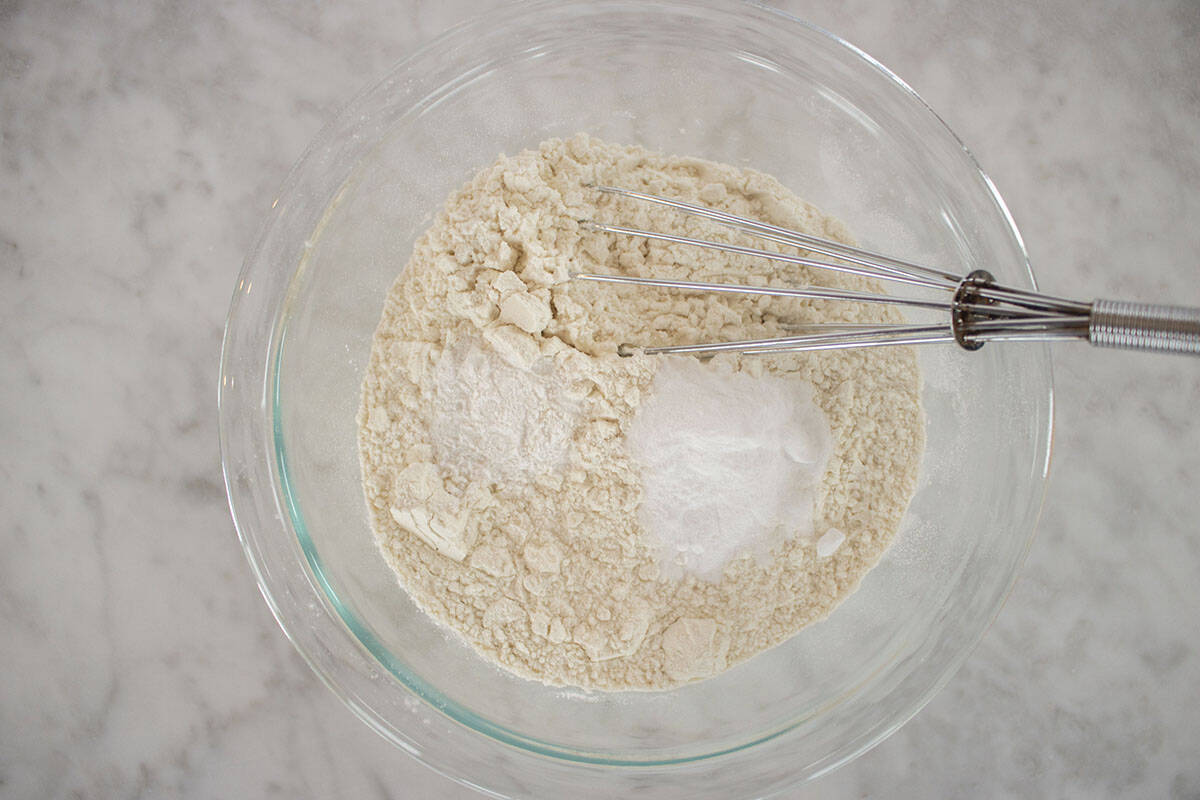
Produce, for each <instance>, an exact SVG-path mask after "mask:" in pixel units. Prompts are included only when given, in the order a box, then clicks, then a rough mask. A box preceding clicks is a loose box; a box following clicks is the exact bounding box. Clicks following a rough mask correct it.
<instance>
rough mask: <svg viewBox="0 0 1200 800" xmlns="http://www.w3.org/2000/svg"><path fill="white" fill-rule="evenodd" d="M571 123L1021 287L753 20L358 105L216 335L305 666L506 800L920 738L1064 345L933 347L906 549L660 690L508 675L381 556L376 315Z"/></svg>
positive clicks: (877, 111)
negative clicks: (728, 658)
mask: <svg viewBox="0 0 1200 800" xmlns="http://www.w3.org/2000/svg"><path fill="white" fill-rule="evenodd" d="M580 131H586V132H588V133H591V134H594V135H596V136H599V137H601V138H603V139H607V140H610V141H613V142H622V143H637V144H642V145H645V146H648V147H651V148H654V149H660V150H664V151H668V152H672V153H676V154H687V155H698V156H703V157H706V158H710V159H715V160H718V161H724V162H728V163H731V164H737V165H745V166H752V167H754V168H757V169H760V170H763V171H766V172H769V173H771V174H773V175H775V176H777V177H778V178H779V179H780V180H781V181H783V183H784V184H786V185H787V186H789V187H790V188H792V189H793V190H794V191H795V192H796V193H797V194H799V195H800V196H802V197H804V198H805V199H807V200H809V201H811V202H813V203H815V204H816V205H818V206H819V207H820V208H822V209H823V210H824V211H826V212H828V213H831V214H833V215H834V216H837V217H839V218H841V219H842V220H843V221H845V222H846V223H847V224H848V226H849V227H850V229H851V231H853V232H854V234H855V235H856V236H857V237H858V238H859V240H860V242H861V243H863V244H864V245H866V246H868V247H871V248H873V249H876V250H880V251H883V252H887V253H892V254H895V255H899V256H902V257H904V258H908V259H912V260H918V261H924V262H927V263H930V264H932V265H935V266H939V267H943V268H948V269H950V270H952V271H956V272H962V273H966V272H969V271H971V270H973V269H977V268H986V269H988V270H989V271H991V272H992V273H994V274H995V275H996V276H997V277H998V278H999V279H1000V280H1002V281H1004V282H1006V283H1009V284H1011V285H1015V286H1018V287H1025V288H1032V287H1033V286H1034V283H1033V275H1032V273H1031V272H1030V269H1029V265H1028V262H1027V259H1026V255H1025V252H1024V248H1023V246H1022V243H1021V239H1020V236H1019V234H1018V233H1017V230H1016V228H1015V227H1014V225H1013V222H1012V219H1011V218H1010V217H1009V215H1008V213H1007V211H1006V209H1005V207H1004V204H1003V202H1002V201H1001V199H1000V197H999V195H998V194H997V193H996V191H995V188H994V187H993V186H992V184H991V182H990V181H989V180H988V179H987V177H986V176H985V175H984V174H983V173H982V172H981V171H980V169H979V167H978V165H977V164H976V163H975V161H974V160H973V159H972V157H971V155H970V154H969V153H968V152H967V151H966V150H965V149H964V147H963V145H962V143H961V142H960V141H959V140H958V139H957V138H956V137H955V136H954V134H953V133H951V132H950V130H948V129H947V128H946V126H945V125H944V124H943V123H942V122H941V121H940V120H939V119H938V117H937V116H936V115H935V114H934V113H933V112H932V111H931V110H930V109H929V108H928V107H927V106H926V105H925V104H924V103H923V102H922V101H921V100H920V98H918V97H917V95H916V94H915V93H914V92H913V91H912V90H911V89H909V88H908V87H907V86H906V85H905V84H904V83H902V82H901V81H900V80H899V79H898V78H897V77H896V76H894V75H893V74H891V73H890V72H888V71H887V70H886V69H885V68H883V67H882V66H881V65H880V64H878V63H877V62H876V61H874V60H873V59H872V58H871V57H870V56H868V55H866V54H864V53H863V52H861V51H860V50H857V49H856V48H854V47H853V46H851V45H849V44H847V43H846V42H843V41H841V40H840V39H838V38H836V37H834V36H832V35H830V34H828V33H825V32H824V31H821V30H819V29H816V28H813V27H811V26H809V25H806V24H804V23H802V22H800V21H799V20H796V19H794V18H792V17H790V16H787V15H786V14H783V13H781V12H778V11H775V10H772V9H768V8H762V7H759V6H753V5H736V4H726V3H709V2H700V3H695V2H688V3H682V2H608V1H605V2H553V3H530V4H524V5H519V6H513V7H508V8H505V9H504V10H502V11H501V12H499V13H497V14H493V15H491V16H485V17H480V18H478V19H476V20H473V21H471V22H469V23H467V24H465V25H461V26H459V27H457V28H455V29H453V30H451V31H449V32H448V33H446V34H444V35H443V36H441V37H440V38H438V39H437V40H435V41H434V42H433V43H431V44H430V45H428V46H427V47H425V48H423V49H422V50H420V51H418V52H417V53H415V54H414V55H413V56H412V57H410V58H409V59H407V60H405V61H403V62H402V63H400V64H399V65H398V66H397V67H396V68H395V69H393V70H392V72H391V73H389V74H388V75H387V76H386V77H385V78H384V79H383V80H382V81H380V82H379V83H377V84H375V85H374V86H373V87H371V88H370V89H368V90H367V91H366V92H364V93H363V94H361V95H359V96H358V97H357V98H356V99H354V100H353V101H352V102H351V103H350V104H349V106H347V108H346V109H345V110H344V111H342V112H341V114H340V115H339V116H338V117H337V118H336V119H335V120H334V121H333V122H331V123H330V124H329V125H328V126H327V127H326V128H325V129H324V131H322V132H321V134H320V135H319V136H318V137H317V139H316V140H315V141H314V142H313V144H312V146H311V147H310V148H309V149H308V151H307V152H306V153H305V155H304V156H303V158H301V160H300V162H299V163H298V164H297V165H296V167H295V168H294V169H293V170H292V172H291V174H290V175H289V176H288V178H287V180H286V182H285V183H284V185H283V188H282V189H281V190H280V192H279V195H278V198H277V199H276V201H275V202H274V203H273V205H272V208H271V211H270V213H269V215H268V216H267V219H266V221H265V223H264V225H263V227H262V231H261V235H260V237H259V239H258V242H257V244H256V245H255V246H254V249H253V250H252V251H251V253H250V255H249V257H248V258H247V259H246V263H245V267H244V269H243V271H242V274H241V276H240V277H239V278H238V283H237V289H236V291H235V293H234V297H233V302H232V306H231V308H230V312H229V320H228V324H227V327H226V331H225V340H224V347H223V352H222V360H221V377H220V396H219V401H220V424H221V452H222V462H223V467H224V471H225V480H226V485H227V489H228V493H229V499H230V505H231V507H232V510H233V515H234V519H235V521H236V524H237V528H238V533H239V536H240V538H241V541H242V544H243V546H244V548H245V551H246V555H247V557H248V559H249V561H250V564H251V567H252V568H253V570H254V573H255V576H256V578H257V580H258V584H259V587H260V588H261V590H262V593H263V596H264V597H265V598H266V600H267V603H268V604H269V605H270V606H271V609H272V611H273V612H274V614H275V617H276V619H278V621H279V624H280V625H281V626H282V627H283V629H284V631H285V632H286V633H287V635H288V637H289V638H290V639H291V640H292V642H293V643H294V644H295V646H296V648H297V649H298V650H299V651H300V653H301V654H302V655H303V656H304V658H305V659H306V660H307V661H308V663H309V664H310V665H311V666H312V668H313V669H314V670H315V671H316V673H317V674H318V675H319V676H320V677H321V679H322V680H323V681H324V682H325V683H326V684H327V685H328V686H329V687H330V688H331V689H333V691H334V692H336V693H337V694H338V696H339V697H341V698H342V700H343V701H345V703H346V704H347V705H348V706H349V707H350V708H351V709H352V710H353V711H354V712H355V713H356V714H357V715H358V716H359V717H361V718H362V719H363V720H364V721H365V722H367V723H368V724H369V725H370V726H371V727H373V728H374V729H375V730H376V731H378V732H379V733H380V734H382V735H383V736H384V737H386V738H387V739H389V740H391V741H392V742H394V743H395V744H397V745H398V746H400V747H401V748H403V749H404V750H406V751H408V752H409V753H411V754H413V755H414V756H416V757H417V758H419V759H421V760H422V761H423V762H425V763H426V764H428V765H429V766H431V767H432V768H434V769H436V770H438V771H440V772H442V773H443V774H445V775H448V776H450V777H452V778H455V779H457V780H459V781H461V782H463V783H465V784H468V785H472V786H475V787H477V788H482V789H484V790H485V791H487V792H490V793H492V794H494V795H496V796H510V795H514V796H518V795H519V796H522V797H527V796H546V797H558V796H562V795H564V794H566V793H567V792H570V793H571V794H572V795H573V796H588V795H589V794H598V795H603V796H606V797H612V796H630V795H633V794H634V793H635V792H636V793H637V794H638V796H646V797H681V798H682V797H687V798H696V797H707V796H715V797H722V798H732V797H749V796H755V797H759V796H765V795H769V794H771V793H773V792H776V791H779V790H781V789H783V788H785V787H787V786H791V785H794V784H796V783H798V782H801V781H803V780H806V779H809V778H812V777H814V776H817V775H820V774H821V773H823V772H825V771H827V770H829V769H832V768H834V767H836V766H837V765H839V764H841V763H844V762H845V761H847V760H849V759H851V758H853V757H854V756H855V755H857V754H859V753H862V752H863V751H864V750H866V749H868V748H869V747H871V746H872V745H874V744H875V743H877V742H879V741H880V740H881V739H882V738H883V737H885V736H887V735H888V734H889V733H890V732H891V731H893V730H895V729H896V728H897V727H899V726H900V725H901V724H903V723H904V722H905V721H906V720H907V719H909V718H910V717H911V716H912V715H913V714H915V713H916V712H917V710H918V709H920V708H921V706H922V705H923V704H924V703H925V702H927V701H928V700H929V698H930V697H931V696H932V695H933V694H934V693H935V692H936V691H937V689H938V688H939V687H940V686H941V685H942V684H943V683H944V682H945V681H946V680H947V679H948V678H949V676H950V675H951V674H952V673H953V671H954V670H955V668H956V667H957V666H958V665H959V664H960V663H961V662H962V660H963V659H964V658H965V656H966V654H967V652H968V651H969V649H970V648H971V647H972V645H973V644H974V643H975V642H976V641H977V640H978V639H979V637H980V636H981V634H982V632H983V631H984V629H985V628H986V626H987V624H988V623H989V621H990V620H991V619H992V618H993V617H994V616H995V614H996V613H997V611H998V609H999V607H1000V605H1001V603H1002V602H1003V599H1004V597H1005V596H1006V594H1007V591H1008V589H1009V588H1010V587H1011V584H1012V581H1013V579H1014V575H1015V572H1016V570H1017V567H1018V565H1019V563H1020V562H1021V560H1022V557H1023V555H1024V553H1025V551H1026V550H1027V548H1028V545H1029V543H1030V540H1031V538H1032V535H1033V530H1034V525H1035V522H1036V518H1037V515H1038V511H1039V509H1040V505H1041V499H1042V495H1043V486H1044V481H1045V474H1046V468H1047V461H1048V457H1049V450H1050V420H1051V376H1050V366H1049V358H1048V354H1047V352H1046V349H1045V348H1044V347H1043V346H1040V345H1004V344H999V345H990V346H988V347H985V348H984V349H983V350H981V351H979V352H976V353H966V352H964V351H961V350H959V349H957V348H954V347H953V346H944V347H943V346H935V347H937V348H939V349H933V348H929V349H926V350H924V351H923V352H922V354H921V365H922V374H923V378H924V402H925V407H926V411H927V415H928V431H927V434H928V445H927V451H926V454H925V460H924V463H923V467H922V477H921V485H920V488H919V490H918V493H917V495H916V497H915V498H914V501H913V503H912V506H911V509H910V511H909V513H908V515H907V516H906V519H905V523H904V526H903V528H902V531H901V533H900V534H899V536H898V538H897V540H896V542H895V544H894V545H893V546H892V548H891V549H890V550H889V551H888V553H887V554H886V555H885V557H884V558H883V560H882V561H881V563H880V564H879V565H878V566H877V567H876V568H875V569H874V570H872V571H871V572H870V573H869V574H868V575H867V577H866V579H865V580H864V582H863V584H862V587H861V588H860V589H859V591H858V592H857V593H855V594H854V595H853V596H852V597H851V598H850V599H849V600H848V601H847V602H845V603H844V604H843V605H842V606H841V607H839V608H838V609H837V610H836V611H835V612H834V613H833V615H832V616H831V617H830V618H829V619H827V620H826V621H824V622H821V623H818V624H816V625H813V626H811V627H810V628H808V629H806V630H804V631H803V632H801V633H800V634H798V635H797V636H795V637H794V638H792V639H790V640H789V641H787V642H786V643H785V644H783V645H780V646H779V647H776V648H774V649H772V650H770V651H768V652H766V653H764V654H762V655H760V656H758V657H756V658H754V659H751V660H750V661H748V662H746V663H743V664H741V665H739V666H736V667H734V668H733V669H731V670H729V671H727V672H725V673H724V674H722V675H720V676H717V677H715V678H712V679H709V680H706V681H703V682H700V683H697V684H692V685H689V686H685V687H683V688H680V689H676V690H673V691H664V692H642V693H595V692H586V691H582V690H575V689H561V688H551V687H547V686H544V685H542V684H540V683H536V682H532V681H528V680H523V679H521V678H517V677H514V676H513V675H510V674H508V673H506V672H504V671H501V670H500V669H498V668H496V667H494V666H491V665H490V664H488V663H486V662H484V661H483V660H482V659H481V658H479V657H478V656H476V655H475V654H474V652H473V651H472V650H470V649H469V648H468V647H467V646H466V645H465V644H463V643H462V642H461V641H460V640H458V639H457V638H456V637H455V636H453V635H452V634H450V633H448V632H447V631H446V630H445V629H444V628H442V627H439V626H438V625H437V624H435V623H434V622H433V621H432V620H430V619H429V618H428V617H426V616H425V615H424V614H423V613H422V612H420V611H419V610H418V609H417V608H416V607H415V606H414V604H413V603H412V602H411V601H410V600H409V598H408V597H407V595H406V594H405V593H404V591H403V590H402V589H401V588H400V587H399V586H398V584H397V582H396V580H395V578H394V577H393V574H392V573H391V571H390V570H389V568H388V567H387V566H386V564H385V563H384V561H383V559H382V557H381V556H380V555H379V553H378V552H377V550H376V545H375V540H374V537H373V536H372V533H371V530H370V528H369V526H368V523H367V519H366V513H365V507H364V500H363V494H362V489H361V484H360V475H359V463H358V456H357V449H356V426H355V413H356V411H357V407H358V403H359V390H360V382H361V379H362V373H363V369H364V366H365V365H366V363H367V356H368V353H369V350H370V344H371V337H372V333H373V331H374V329H375V326H376V324H377V322H378V318H379V314H380V311H381V308H382V303H383V298H384V295H385V293H386V291H387V289H388V287H389V286H390V284H391V283H392V281H393V280H394V279H395V277H396V275H397V274H398V272H399V271H400V269H401V268H402V267H403V265H404V263H405V262H406V261H407V259H408V256H409V253H410V251H411V248H412V244H413V241H414V240H415V238H416V237H417V236H418V234H419V233H420V232H421V231H422V230H423V229H424V228H425V227H426V226H427V225H428V224H429V222H430V221H431V218H432V214H433V212H434V211H435V209H437V208H438V207H440V204H441V203H442V202H443V200H444V198H445V197H446V196H447V194H448V193H449V192H450V191H452V190H453V189H455V188H457V187H458V186H460V185H461V184H462V183H463V182H464V181H466V180H467V179H468V178H469V177H470V176H471V175H472V174H473V173H474V172H475V171H476V170H478V169H479V168H481V167H483V166H485V165H487V164H489V163H490V162H491V161H492V160H493V159H494V158H495V156H496V154H497V153H499V152H508V153H513V152H516V151H518V150H520V149H523V148H526V147H531V146H534V145H536V144H537V143H538V142H539V141H541V140H543V139H545V138H548V137H553V136H560V137H564V136H570V135H572V134H574V133H577V132H580Z"/></svg>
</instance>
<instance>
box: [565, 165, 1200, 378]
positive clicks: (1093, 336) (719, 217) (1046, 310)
mask: <svg viewBox="0 0 1200 800" xmlns="http://www.w3.org/2000/svg"><path fill="white" fill-rule="evenodd" d="M593 188H594V189H595V190H596V191H599V192H604V193H606V194H613V195H620V196H622V197H627V198H631V199H634V200H640V201H644V202H647V203H656V204H658V205H663V206H669V207H671V208H674V209H676V210H678V211H679V212H680V213H682V214H690V215H694V216H698V217H704V218H706V219H710V220H713V221H715V222H718V223H721V224H723V225H727V226H728V227H730V228H734V229H736V230H739V231H742V232H744V233H748V234H751V235H752V236H755V237H757V238H759V239H764V240H767V241H771V242H775V243H777V244H783V245H789V246H792V247H796V248H800V249H801V250H806V251H808V253H813V254H816V255H817V256H818V257H813V256H810V255H803V256H801V255H791V254H788V253H777V252H773V251H770V250H761V249H757V248H754V247H743V246H740V245H735V244H726V243H722V242H712V241H707V240H704V239H693V238H689V237H686V236H677V235H674V234H670V233H663V232H659V231H646V230H639V229H636V228H627V227H623V226H620V225H609V224H606V223H603V222H598V221H596V220H586V221H584V222H583V225H584V227H585V228H587V229H589V230H593V231H599V232H604V233H612V234H617V235H620V236H634V237H642V238H645V239H653V240H658V241H663V242H673V243H675V244H682V245H690V246H695V247H705V248H709V249H713V250H720V251H722V252H726V253H735V254H738V255H743V256H752V257H757V258H763V259H767V260H770V261H776V262H783V263H787V264H797V265H803V266H808V267H816V268H819V269H826V270H832V271H834V272H844V273H850V274H853V275H862V276H866V277H871V278H877V279H880V280H886V281H890V282H893V283H899V284H904V285H907V286H909V287H913V288H917V289H921V290H932V292H933V294H934V295H935V296H937V295H940V296H939V297H937V299H921V298H916V297H903V296H894V295H886V294H874V293H871V292H858V291H849V290H845V289H834V288H826V287H820V286H806V287H802V288H790V287H775V286H747V285H741V284H727V283H703V282H696V281H675V280H664V279H659V278H637V277H629V276H624V275H597V274H581V273H576V274H574V275H572V277H573V278H574V279H576V280H585V281H597V282H601V283H622V284H634V285H637V286H647V287H657V288H662V289H680V290H685V291H694V292H721V293H729V294H753V295H775V296H785V297H806V298H816V299H825V300H849V301H855V302H868V303H886V304H890V305H899V306H907V307H911V308H926V309H937V310H939V311H942V312H943V313H944V315H945V317H944V319H943V321H942V322H939V323H929V324H924V323H914V324H853V323H813V324H812V325H811V326H805V327H809V328H811V329H812V330H813V332H811V333H805V334H802V335H797V336H784V337H778V338H772V339H751V340H746V341H737V342H709V343H697V344H685V345H672V346H667V347H640V346H638V345H636V344H622V345H621V346H620V348H619V349H618V352H619V353H620V354H621V355H632V354H633V353H634V352H635V351H641V352H644V353H647V354H654V353H714V352H719V351H735V352H741V353H747V354H754V353H759V354H761V353H779V352H789V351H799V350H835V349H840V348H846V347H877V346H881V345H905V344H927V343H932V342H957V343H958V344H959V345H960V346H961V347H963V348H964V349H967V350H978V349H979V348H980V347H983V345H984V344H986V343H988V342H1002V341H1003V342H1013V341H1062V340H1077V341H1086V342H1089V343H1091V344H1094V345H1096V346H1098V347H1120V348H1126V349H1131V350H1151V351H1159V352H1166V353H1186V354H1190V355H1200V308H1188V307H1184V306H1166V305H1150V304H1145V303H1129V302H1124V301H1117V300H1095V301H1093V302H1091V303H1084V302H1079V301H1075V300H1066V299H1063V298H1060V297H1051V296H1050V295H1045V294H1040V293H1037V292H1027V291H1023V290H1021V289H1012V288H1009V287H1006V286H1001V285H999V284H997V283H996V282H995V279H994V278H993V277H992V275H991V274H990V273H989V272H987V271H986V270H975V271H974V272H971V273H970V274H969V275H967V276H966V277H963V276H961V275H955V274H953V273H950V272H943V271H942V270H938V269H932V268H930V267H927V266H922V265H920V264H912V263H909V262H907V261H901V260H900V259H896V258H891V257H889V256H884V255H880V254H879V253H873V252H870V251H868V250H862V249H860V248H857V247H851V246H849V245H845V244H842V243H840V242H833V241H829V240H827V239H821V238H818V237H815V236H809V235H808V234H804V233H799V232H797V231H793V230H789V229H787V228H781V227H778V226H775V225H768V224H766V223H763V222H757V221H755V220H751V219H746V218H744V217H739V216H735V215H733V214H729V213H726V212H724V211H717V210H715V209H712V208H706V207H704V206H698V205H693V204H691V203H684V202H681V201H679V200H672V199H669V198H666V197H658V196H656V195H652V194H645V193H644V192H636V191H631V190H629V189H621V188H618V187H615V186H595V187H593ZM819 256H824V257H825V258H824V259H822V258H820V257H819ZM825 259H837V260H836V261H832V260H825Z"/></svg>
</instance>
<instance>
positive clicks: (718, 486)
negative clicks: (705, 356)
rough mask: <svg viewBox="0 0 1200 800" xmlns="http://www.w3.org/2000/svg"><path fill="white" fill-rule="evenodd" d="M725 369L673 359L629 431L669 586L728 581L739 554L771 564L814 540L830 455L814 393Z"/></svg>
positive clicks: (642, 511)
mask: <svg viewBox="0 0 1200 800" xmlns="http://www.w3.org/2000/svg"><path fill="white" fill-rule="evenodd" d="M721 366H727V365H720V364H718V365H715V366H714V365H711V364H703V363H701V362H700V361H699V360H698V359H696V358H694V357H691V356H675V357H669V356H664V357H663V358H662V363H661V364H660V365H659V368H658V370H657V372H656V373H655V375H654V381H653V383H652V384H651V385H650V389H651V394H650V397H649V398H648V399H647V400H646V401H645V402H643V404H642V406H641V407H640V408H639V409H638V412H637V414H636V415H635V416H634V418H633V424H632V425H631V426H630V430H629V435H628V441H629V450H630V453H631V455H632V456H633V458H634V460H635V461H636V462H637V463H638V466H639V467H640V468H641V473H642V485H643V487H644V490H645V495H644V498H643V500H642V503H641V505H640V506H639V507H638V520H639V521H640V522H641V523H642V525H643V526H644V527H645V529H646V532H647V534H648V535H649V536H650V539H651V540H652V541H654V542H655V544H656V545H657V549H658V553H657V555H658V559H659V562H660V564H662V565H663V571H662V574H663V575H664V576H665V577H669V578H678V577H680V576H681V575H682V574H683V572H684V571H688V572H691V573H693V574H696V575H699V576H700V577H702V578H707V579H710V580H713V579H715V580H720V571H721V569H722V568H724V567H725V565H726V564H727V563H729V561H730V560H731V559H732V558H734V557H735V556H738V555H745V554H749V555H752V556H754V557H755V558H756V559H758V560H759V562H760V563H762V562H763V561H764V560H765V559H767V558H768V556H769V555H770V551H771V549H772V548H773V547H774V546H777V545H778V544H779V543H780V542H781V541H783V540H785V539H786V538H789V537H808V536H811V534H812V518H813V502H814V500H815V494H816V490H817V488H818V487H819V486H820V482H821V478H822V476H823V475H824V474H825V464H826V462H827V461H828V459H829V450H830V447H831V442H830V433H829V423H828V422H826V420H825V414H824V412H822V411H821V409H819V408H817V407H816V405H814V403H813V401H812V387H810V386H809V385H808V384H807V383H806V382H804V381H803V380H800V379H797V378H795V377H792V378H786V377H783V376H778V375H762V376H759V377H753V376H751V375H749V374H747V373H745V372H733V371H731V370H728V369H720V367H721Z"/></svg>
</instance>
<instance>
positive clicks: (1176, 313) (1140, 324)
mask: <svg viewBox="0 0 1200 800" xmlns="http://www.w3.org/2000/svg"><path fill="white" fill-rule="evenodd" d="M1088 341H1089V342H1091V343H1092V344H1094V345H1096V346H1097V347H1120V348H1124V349H1126V350H1150V351H1156V352H1159V353H1183V354H1185V355H1193V356H1200V308H1188V307H1187V306H1162V305H1154V304H1150V303H1127V302H1124V301H1122V300H1097V301H1095V302H1094V303H1092V310H1091V314H1090V315H1089V319H1088Z"/></svg>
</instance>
